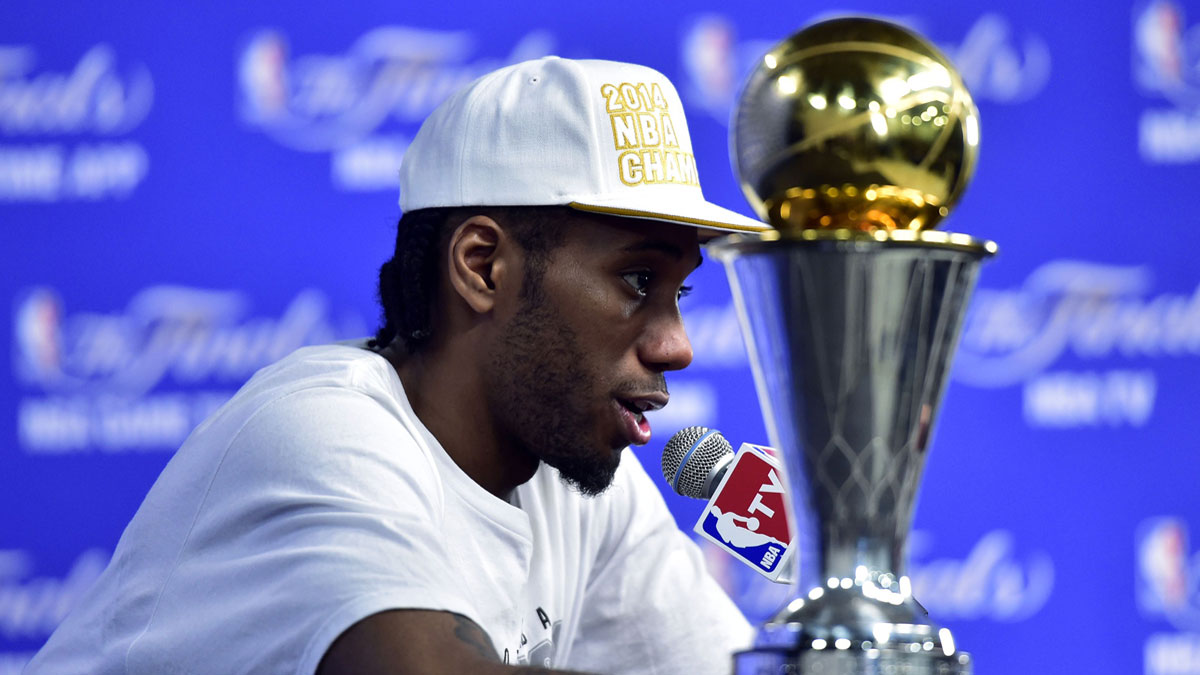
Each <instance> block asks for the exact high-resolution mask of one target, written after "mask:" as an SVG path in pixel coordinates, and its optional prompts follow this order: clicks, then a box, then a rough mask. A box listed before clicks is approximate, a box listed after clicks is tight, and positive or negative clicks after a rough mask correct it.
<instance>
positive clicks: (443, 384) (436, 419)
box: [379, 343, 539, 501]
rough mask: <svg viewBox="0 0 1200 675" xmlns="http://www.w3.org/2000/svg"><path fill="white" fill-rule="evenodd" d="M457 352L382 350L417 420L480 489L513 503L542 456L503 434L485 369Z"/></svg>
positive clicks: (440, 350) (392, 347)
mask: <svg viewBox="0 0 1200 675" xmlns="http://www.w3.org/2000/svg"><path fill="white" fill-rule="evenodd" d="M452 351H453V350H450V349H437V348H435V347H431V348H430V349H429V350H428V351H423V352H421V353H419V354H406V353H404V351H403V349H401V348H398V347H397V346H396V345H395V343H393V345H391V346H389V347H387V348H385V349H382V350H380V352H379V354H380V355H381V356H383V357H384V358H385V359H387V361H388V363H390V364H391V365H392V368H393V369H394V370H395V371H396V374H397V375H398V376H399V377H400V383H401V384H402V385H403V386H404V393H405V394H406V395H407V396H408V401H409V404H410V405H411V406H412V409H413V412H415V413H416V415H417V418H418V419H420V420H421V423H422V424H424V425H425V428H426V429H428V430H429V433H431V434H433V437H434V438H436V439H437V440H438V442H439V443H440V444H441V445H442V448H443V449H444V450H445V451H446V454H448V455H449V456H450V458H451V459H452V460H454V463H455V464H457V465H458V467H459V468H460V469H462V470H463V472H464V473H466V474H467V475H468V476H470V477H471V479H472V480H474V481H475V482H476V483H478V484H479V486H480V487H482V488H483V489H485V490H487V491H488V492H490V493H492V494H493V495H495V496H497V497H499V498H500V499H503V500H506V501H511V496H512V492H513V490H515V489H516V488H517V486H518V485H520V484H522V483H525V482H526V481H528V480H529V479H530V478H532V477H533V474H534V473H535V472H536V471H537V468H538V464H539V460H538V459H537V458H536V457H533V456H531V455H529V454H528V453H525V452H523V451H520V450H518V449H517V448H516V447H515V444H513V443H511V442H507V441H508V439H505V438H502V437H501V436H500V434H499V433H498V432H497V429H498V427H499V425H498V424H497V423H496V420H495V419H494V418H493V417H492V414H491V409H490V408H491V407H490V405H489V404H488V398H487V392H486V391H485V390H484V382H483V379H482V378H481V377H480V372H481V371H480V369H467V368H463V362H462V361H461V360H458V359H457V358H456V357H455V356H454V355H452V354H451V353H450V352H452ZM451 364H453V365H451ZM464 373H465V375H464Z"/></svg>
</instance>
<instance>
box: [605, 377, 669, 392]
mask: <svg viewBox="0 0 1200 675" xmlns="http://www.w3.org/2000/svg"><path fill="white" fill-rule="evenodd" d="M613 393H614V394H616V395H617V396H627V397H633V396H645V395H646V394H664V395H666V396H670V395H671V392H670V391H669V390H668V388H667V377H666V375H663V374H662V373H659V374H658V375H656V376H654V377H652V378H651V379H650V380H645V381H641V382H639V381H636V380H624V381H622V382H620V383H619V384H617V386H616V387H614V388H613Z"/></svg>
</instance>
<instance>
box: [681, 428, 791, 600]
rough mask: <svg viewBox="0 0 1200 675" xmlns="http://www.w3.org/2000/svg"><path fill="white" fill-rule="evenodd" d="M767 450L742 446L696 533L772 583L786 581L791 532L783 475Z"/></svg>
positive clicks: (703, 514)
mask: <svg viewBox="0 0 1200 675" xmlns="http://www.w3.org/2000/svg"><path fill="white" fill-rule="evenodd" d="M763 450H764V449H763V448H759V447H757V446H751V445H749V444H744V445H743V446H742V448H741V451H740V452H738V455H737V457H736V458H734V460H733V466H731V467H730V468H729V471H728V472H727V473H726V474H725V477H724V479H723V480H722V481H721V484H720V486H718V487H717V490H716V492H715V493H713V497H712V499H711V500H709V502H708V507H707V508H705V509H704V512H703V513H701V514H700V520H699V522H697V523H696V527H695V531H696V532H697V533H698V534H700V535H701V536H703V537H704V538H706V539H708V540H709V541H711V542H713V543H714V544H716V545H717V546H720V547H721V548H723V549H725V551H727V552H728V553H730V554H731V555H733V556H734V557H735V558H737V559H738V560H741V561H742V562H744V563H746V564H747V565H749V566H750V567H752V568H754V569H755V570H757V571H758V572H759V573H760V574H762V575H763V576H765V577H767V578H769V579H771V580H772V581H783V579H780V578H779V577H780V576H781V575H784V574H786V571H787V569H788V565H787V564H786V563H787V561H788V560H789V559H790V557H791V556H790V555H789V554H790V548H789V547H790V544H791V541H792V535H791V529H790V525H789V523H788V514H787V500H786V498H785V496H784V487H783V479H782V472H781V471H780V470H779V466H778V465H777V464H776V463H775V461H774V460H773V459H772V458H771V457H770V456H769V455H768V454H766V453H763Z"/></svg>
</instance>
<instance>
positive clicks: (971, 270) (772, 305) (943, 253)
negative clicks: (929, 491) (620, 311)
mask: <svg viewBox="0 0 1200 675" xmlns="http://www.w3.org/2000/svg"><path fill="white" fill-rule="evenodd" d="M732 145H733V152H734V153H735V162H736V165H737V170H738V174H739V179H740V181H741V183H742V186H743V189H744V190H745V192H746V195H747V197H748V198H749V199H750V201H751V202H752V203H753V204H754V206H755V208H756V210H757V211H758V213H759V214H760V215H761V216H762V217H763V218H764V219H766V220H768V221H769V222H770V223H771V224H772V225H773V226H774V228H775V229H774V231H772V232H768V233H767V235H766V236H764V237H762V238H761V239H757V238H755V239H751V238H745V237H742V238H739V237H737V236H734V237H732V238H729V239H727V240H725V241H721V242H718V243H715V244H712V245H710V251H711V252H712V254H713V255H714V257H716V258H718V259H719V260H721V261H722V262H723V263H724V265H725V268H726V271H727V273H728V276H729V280H730V285H731V287H732V289H733V292H734V296H735V298H736V302H737V308H738V314H739V319H740V321H741V325H742V331H743V334H744V335H745V337H746V343H747V347H748V350H749V353H750V360H751V363H752V366H753V369H754V380H755V384H756V386H757V389H758V396H759V400H760V403H761V405H762V408H763V414H764V417H765V419H766V423H767V430H768V433H769V435H770V438H771V441H772V444H773V445H774V446H775V447H776V448H779V450H780V451H781V454H782V457H783V465H784V472H785V473H786V474H787V484H788V490H789V492H788V494H789V496H790V499H791V502H792V506H793V510H794V514H793V515H794V517H793V523H796V524H797V532H796V537H798V538H799V540H800V541H801V549H800V555H799V556H797V563H795V564H798V566H799V567H798V569H797V570H796V573H795V574H794V576H793V578H794V579H796V581H795V582H793V593H794V594H793V599H792V600H791V601H790V602H789V603H788V604H787V605H786V606H785V607H784V608H783V609H782V610H780V612H779V613H778V614H777V615H776V616H775V617H774V618H773V619H771V620H770V621H769V622H767V624H766V625H765V626H763V627H762V628H761V629H760V631H759V634H758V638H757V641H756V644H755V646H754V647H753V648H751V649H750V650H748V651H745V652H741V653H739V654H738V655H737V656H735V665H736V669H737V672H738V673H755V674H760V673H761V674H763V675H765V674H767V673H772V674H775V673H804V674H808V673H821V674H832V673H837V674H842V673H877V674H887V673H894V674H896V675H925V674H930V675H932V674H935V673H937V674H941V673H953V674H956V675H958V674H969V673H970V672H971V659H970V657H969V656H968V655H967V654H965V653H963V652H961V651H958V650H957V648H956V646H955V644H954V640H953V637H952V636H951V634H950V632H949V631H948V630H947V629H945V628H941V627H939V626H938V625H936V624H935V623H932V622H931V621H930V620H929V619H928V617H927V612H926V611H925V609H924V608H923V607H922V606H921V605H920V604H919V603H918V602H917V600H916V598H914V597H913V595H912V588H911V583H910V581H909V578H908V577H907V576H905V561H904V551H905V539H906V538H907V536H908V532H909V528H910V526H911V524H912V514H913V505H914V501H915V497H916V492H917V485H918V483H919V481H920V476H921V469H922V465H923V464H924V460H925V454H926V451H927V449H928V444H929V439H930V435H931V430H932V428H933V424H934V421H935V418H936V417H937V409H938V405H939V403H940V400H941V396H942V392H943V391H944V389H945V385H946V378H947V374H948V371H949V365H950V360H951V356H952V354H953V352H954V348H955V345H956V344H957V341H958V336H959V332H960V329H961V327H962V322H963V315H964V312H965V310H966V306H967V300H968V297H969V296H970V294H971V291H972V289H973V287H974V284H975V280H976V278H977V276H978V270H979V265H980V263H981V261H982V260H983V259H985V258H987V257H989V256H990V255H992V254H993V253H995V251H996V246H995V244H993V243H992V242H987V241H980V240H977V239H973V238H971V237H968V236H966V235H961V234H949V233H944V232H938V231H933V230H932V229H931V228H932V227H933V226H934V225H935V224H936V223H937V222H938V221H939V220H941V219H942V218H943V217H944V216H946V214H947V213H948V212H949V209H950V207H951V206H952V205H953V204H954V202H955V200H956V199H957V198H958V197H959V195H960V194H961V193H962V191H963V188H964V187H965V185H966V183H967V181H968V179H969V178H970V176H971V174H972V172H973V170H974V165H975V160H976V157H977V155H978V148H979V122H978V114H977V111H976V108H975V105H974V103H973V102H972V100H971V97H970V94H969V93H968V92H967V90H966V88H965V87H964V86H963V83H962V80H961V78H960V77H959V75H958V74H957V73H956V72H955V71H954V69H953V68H952V66H951V65H950V63H949V61H948V60H947V59H946V58H945V57H944V56H942V55H941V54H940V53H939V52H938V50H937V49H936V48H935V47H933V46H932V45H931V44H930V43H929V42H927V41H926V40H924V39H923V38H921V37H919V36H917V35H915V34H914V33H913V32H911V31H909V30H908V29H905V28H902V27H900V26H897V25H894V24H891V23H887V22H884V21H879V20H875V19H866V18H844V19H835V20H831V21H825V22H822V23H818V24H815V25H813V26H811V27H809V28H807V29H804V30H802V31H800V32H799V33H796V34H795V35H793V36H792V37H791V38H789V39H787V40H785V41H784V42H783V43H781V44H779V45H778V46H776V47H775V48H774V49H773V50H771V52H770V53H768V54H767V55H766V56H765V57H763V59H762V61H761V62H760V64H759V66H758V68H757V69H756V70H755V72H754V73H753V74H752V75H751V78H750V80H749V82H748V83H747V85H746V88H745V91H744V92H743V93H742V96H741V99H740V101H739V103H738V107H737V110H736V112H735V117H734V129H733V144H732Z"/></svg>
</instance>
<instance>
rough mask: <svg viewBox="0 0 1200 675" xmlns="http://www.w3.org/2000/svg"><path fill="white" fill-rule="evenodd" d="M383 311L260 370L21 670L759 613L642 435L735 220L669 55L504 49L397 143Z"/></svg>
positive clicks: (604, 632) (420, 642) (613, 657)
mask: <svg viewBox="0 0 1200 675" xmlns="http://www.w3.org/2000/svg"><path fill="white" fill-rule="evenodd" d="M400 205H401V208H402V210H403V212H404V217H403V218H402V219H401V222H400V226H399V234H398V237H397V250H396V255H395V257H394V258H393V259H392V260H391V261H389V262H388V263H386V264H385V265H384V266H383V268H382V270H381V272H380V298H381V301H382V304H383V307H384V317H385V321H384V326H383V327H382V328H381V329H380V331H379V334H378V335H377V336H376V338H375V340H372V341H371V342H369V343H367V344H343V345H332V346H325V347H313V348H307V349H302V350H299V351H298V352H296V353H295V354H293V355H292V356H289V357H288V358H286V359H284V360H283V361H281V362H279V363H277V364H275V365H273V366H271V367H268V368H266V369H264V370H262V371H260V372H259V373H258V374H256V375H255V376H254V378H252V379H251V380H250V382H249V383H247V385H246V386H245V387H244V388H243V389H242V390H241V391H240V392H239V393H238V394H237V395H236V396H235V397H234V399H233V400H231V401H230V402H229V403H228V404H227V405H226V406H225V407H223V408H222V409H221V410H220V411H218V412H217V413H216V414H215V415H214V416H213V417H212V418H211V419H209V420H207V421H206V422H204V423H203V424H202V425H201V426H200V427H199V428H197V429H196V431H195V432H194V433H193V435H192V436H191V437H190V438H189V439H188V441H187V442H186V443H185V444H184V446H183V447H182V448H181V449H180V451H179V452H178V453H177V454H176V456H175V457H174V458H173V459H172V460H171V462H170V463H169V465H168V466H167V468H166V469H165V471H164V472H163V475H162V476H161V477H160V478H159V480H158V482H157V483H156V484H155V486H154V487H153V488H152V489H151V491H150V494H149V495H148V496H147V498H146V501H145V502H144V503H143V505H142V507H141V508H140V509H139V511H138V513H137V515H136V516H135V518H134V520H133V522H132V523H131V524H130V526H129V528H128V529H127V530H126V532H125V534H124V535H123V536H122V538H121V541H120V543H119V544H118V546H117V549H116V552H115V554H114V556H113V561H112V563H111V564H110V566H109V568H108V570H107V571H106V572H105V574H104V576H103V577H102V578H101V580H100V581H99V582H98V583H97V584H96V587H95V588H94V589H93V591H92V592H91V594H90V595H89V597H88V598H87V599H86V600H85V601H84V602H83V603H82V604H81V606H80V607H79V608H78V609H77V610H76V611H75V612H74V613H73V614H72V615H71V616H70V617H69V618H68V619H67V620H66V621H65V622H64V623H63V625H62V626H61V627H60V629H59V630H58V631H57V632H56V633H55V634H54V635H53V636H52V637H51V639H50V641H49V642H48V643H47V645H46V647H45V648H44V650H43V651H42V652H41V653H40V654H39V655H38V656H37V657H36V658H35V659H34V661H33V663H32V664H31V666H30V670H29V672H31V673H38V672H90V673H107V672H138V673H142V672H145V673H163V672H214V673H229V672H255V673H257V672H296V673H312V672H314V671H319V672H322V673H376V672H379V673H382V672H406V673H407V672H414V673H437V672H446V673H489V672H508V671H509V670H512V669H514V668H516V666H514V665H506V664H530V665H531V666H536V667H551V666H553V667H567V668H582V669H587V670H596V671H605V672H619V673H626V672H654V673H685V672H686V673H704V672H712V673H721V672H727V671H728V670H729V669H730V665H731V661H730V652H731V650H733V649H735V648H737V647H740V646H743V645H744V644H745V643H746V641H747V640H748V639H749V628H748V626H747V625H746V623H745V620H744V619H743V618H742V617H741V615H740V614H739V613H738V611H737V609H736V608H735V607H734V606H733V604H732V603H731V602H730V601H729V599H728V598H727V597H726V596H725V595H724V594H723V593H722V592H721V591H720V589H719V588H718V587H717V586H716V584H715V583H714V582H713V580H712V579H711V578H710V577H709V576H708V575H707V574H706V573H705V572H704V570H703V564H702V561H701V559H700V556H699V554H698V552H697V550H696V549H695V547H694V546H693V545H692V544H691V542H690V541H689V540H688V539H687V537H685V536H684V535H683V534H682V533H680V532H679V531H678V530H677V529H676V528H675V527H674V524H673V521H672V520H671V517H670V515H669V513H668V512H667V510H666V508H665V506H664V504H663V501H662V499H661V497H660V495H659V494H658V492H657V490H656V488H655V487H654V484H653V483H652V481H651V480H650V479H649V477H647V475H646V473H645V471H644V470H643V469H642V468H641V467H640V466H639V465H638V463H637V460H636V458H634V457H633V456H632V455H631V454H622V449H623V448H625V447H627V446H628V445H630V444H631V443H632V444H641V443H645V442H646V441H647V440H648V439H649V438H650V426H649V423H648V422H647V421H646V419H645V417H644V412H645V411H647V410H653V409H657V408H660V407H662V406H663V405H666V403H667V400H668V395H667V389H666V384H665V379H664V373H665V372H666V371H669V370H677V369H680V368H684V367H686V366H687V365H688V363H689V362H690V360H691V356H692V355H691V346H690V344H689V343H688V340H687V336H686V335H685V333H684V328H683V324H682V321H681V318H680V315H679V310H678V304H677V301H678V298H679V296H680V294H682V293H683V292H686V288H685V287H684V285H683V283H684V280H685V278H686V277H687V276H688V274H689V273H690V272H691V271H692V270H693V269H694V268H695V266H696V265H697V264H699V261H700V253H699V243H700V241H701V239H702V238H705V237H707V236H711V234H712V233H713V231H714V230H716V231H721V230H724V231H739V230H741V231H757V230H761V229H764V226H763V225H762V224H760V223H758V222H757V221H752V220H750V219H747V218H743V217H741V216H738V215H737V214H734V213H732V212H729V211H726V210H724V209H721V208H719V207H716V206H714V205H711V204H709V203H707V202H706V201H705V200H704V198H703V196H702V194H701V192H700V187H699V181H698V178H697V177H696V171H695V162H694V159H693V158H692V155H691V141H690V138H689V136H688V131H687V127H686V124H685V122H684V118H683V112H682V106H681V104H680V101H679V97H678V95H677V94H676V93H675V91H674V88H673V87H672V86H671V84H670V83H669V82H668V81H667V80H666V79H665V78H663V77H662V76H661V75H660V74H658V73H657V72H654V71H652V70H649V69H647V68H642V67H640V66H633V65H628V64H620V63H612V62H603V61H582V62H576V61H568V60H564V59H557V58H547V59H542V60H538V61H532V62H527V63H522V64H518V65H516V66H511V67H508V68H504V69H502V70H499V71H497V72H495V73H492V74H490V75H487V76H485V77H483V78H481V79H480V80H478V81H476V82H474V83H473V84H471V85H470V86H468V87H467V88H466V89H465V90H464V91H462V92H460V93H458V94H457V95H455V96H453V97H452V98H450V99H449V100H448V101H447V102H446V103H444V104H443V105H442V106H441V107H439V108H438V109H437V110H436V111H435V112H434V113H433V114H432V115H431V117H430V119H429V120H427V121H426V123H425V124H424V125H423V126H422V128H421V131H420V132H419V133H418V134H417V137H416V138H415V139H414V141H413V143H412V145H411V147H410V148H409V150H408V152H407V154H406V156H405V159H404V164H403V167H402V169H401V202H400Z"/></svg>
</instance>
